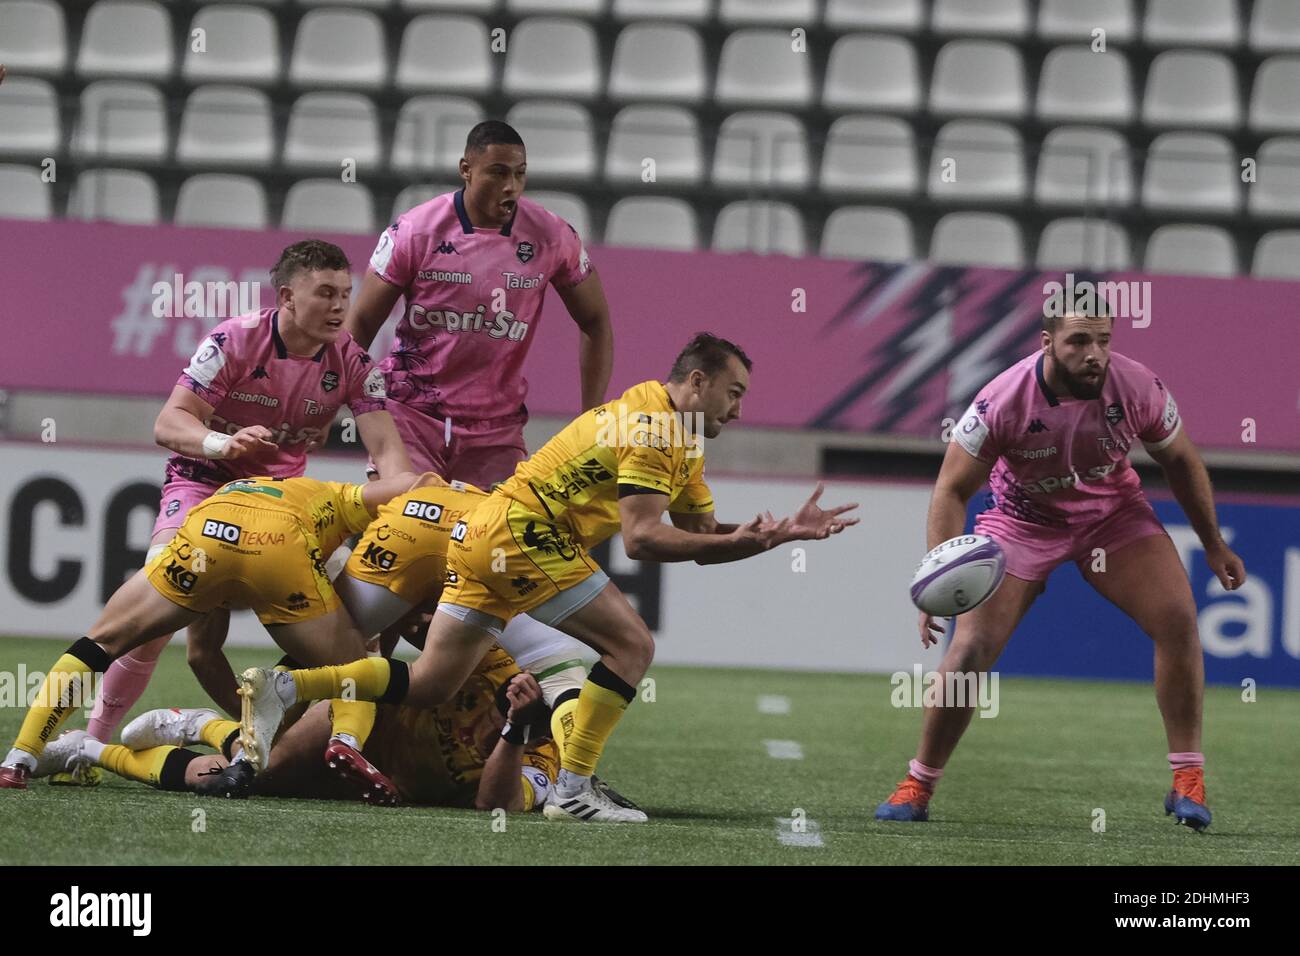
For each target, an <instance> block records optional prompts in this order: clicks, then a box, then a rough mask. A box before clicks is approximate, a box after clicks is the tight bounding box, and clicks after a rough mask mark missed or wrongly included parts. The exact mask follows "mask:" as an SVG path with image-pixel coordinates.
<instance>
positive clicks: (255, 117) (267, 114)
mask: <svg viewBox="0 0 1300 956" xmlns="http://www.w3.org/2000/svg"><path fill="white" fill-rule="evenodd" d="M272 124H273V121H272V119H271V101H270V100H269V99H267V96H266V94H265V93H263V92H261V91H260V90H254V89H249V88H248V87H242V86H201V87H199V88H198V89H196V90H195V91H194V92H193V93H191V94H190V97H189V99H188V100H187V101H186V102H185V112H184V113H183V114H182V115H181V131H180V134H179V135H178V136H177V139H176V161H177V162H178V163H182V164H184V165H186V166H262V167H265V166H266V165H268V164H269V163H271V162H272V161H273V160H274V159H275V134H274V133H273V132H272V128H273V125H272Z"/></svg>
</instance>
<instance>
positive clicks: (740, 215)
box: [713, 199, 808, 256]
mask: <svg viewBox="0 0 1300 956" xmlns="http://www.w3.org/2000/svg"><path fill="white" fill-rule="evenodd" d="M807 248H808V240H807V238H806V237H805V235H804V225H803V218H802V217H801V216H800V215H799V210H797V209H796V208H795V207H794V206H792V205H790V204H789V203H784V202H769V201H767V200H759V199H746V200H742V201H740V202H733V203H728V204H727V205H725V206H723V207H722V209H721V210H720V211H719V212H718V218H717V221H716V222H714V224H713V251H714V252H757V253H762V254H765V255H767V254H773V253H775V254H779V255H785V256H802V255H804V254H805V252H806V250H807Z"/></svg>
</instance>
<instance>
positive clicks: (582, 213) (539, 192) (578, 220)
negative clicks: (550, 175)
mask: <svg viewBox="0 0 1300 956" xmlns="http://www.w3.org/2000/svg"><path fill="white" fill-rule="evenodd" d="M524 195H525V196H527V197H528V198H529V199H531V200H532V201H533V202H535V203H537V204H538V205H541V206H544V207H545V208H547V209H549V210H550V211H551V212H553V213H555V214H556V215H557V216H559V217H560V218H561V219H563V220H564V221H565V222H567V223H568V224H569V225H570V226H572V227H573V228H574V231H576V232H577V233H578V235H579V236H581V237H582V240H583V242H590V243H593V244H594V243H595V242H597V241H598V238H599V237H597V236H593V235H592V232H591V230H592V223H591V213H590V211H588V209H587V203H586V200H584V199H583V198H582V197H581V196H577V195H574V194H573V193H564V192H554V191H551V190H547V189H530V190H528V191H527V192H526V193H524Z"/></svg>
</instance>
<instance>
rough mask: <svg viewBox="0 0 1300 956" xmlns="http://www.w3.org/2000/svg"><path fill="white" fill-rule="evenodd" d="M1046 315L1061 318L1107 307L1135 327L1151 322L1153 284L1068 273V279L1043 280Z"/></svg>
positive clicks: (1139, 280)
mask: <svg viewBox="0 0 1300 956" xmlns="http://www.w3.org/2000/svg"><path fill="white" fill-rule="evenodd" d="M1043 296H1044V297H1045V301H1044V302H1043V315H1044V317H1046V318H1051V319H1059V318H1061V317H1063V316H1066V315H1097V314H1099V313H1098V311H1097V310H1098V309H1099V308H1100V309H1105V310H1106V311H1107V312H1108V313H1109V314H1110V315H1112V316H1113V317H1115V318H1116V319H1129V320H1131V321H1132V323H1133V328H1135V329H1145V328H1147V327H1148V326H1149V325H1150V324H1151V283H1150V282H1149V281H1147V280H1145V279H1130V280H1127V281H1123V282H1119V281H1111V280H1107V281H1105V282H1093V281H1091V280H1089V279H1079V280H1076V279H1075V278H1074V273H1073V272H1067V273H1066V274H1065V282H1063V283H1062V282H1057V281H1056V280H1052V281H1050V282H1044V283H1043Z"/></svg>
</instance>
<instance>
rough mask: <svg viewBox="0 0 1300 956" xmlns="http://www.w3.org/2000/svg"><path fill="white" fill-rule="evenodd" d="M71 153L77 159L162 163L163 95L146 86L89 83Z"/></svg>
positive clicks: (83, 93)
mask: <svg viewBox="0 0 1300 956" xmlns="http://www.w3.org/2000/svg"><path fill="white" fill-rule="evenodd" d="M72 152H73V154H74V155H75V156H77V157H78V158H79V159H89V158H113V159H135V160H161V159H162V158H163V157H164V155H166V153H167V111H166V107H165V106H164V103H163V96H162V93H160V92H159V91H158V88H157V87H155V86H150V85H149V84H147V83H127V82H117V81H114V80H99V81H97V82H95V83H91V84H89V85H88V86H87V87H86V88H85V89H84V90H82V91H81V110H80V111H79V112H78V114H77V125H76V128H75V129H74V130H73V134H72Z"/></svg>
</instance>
